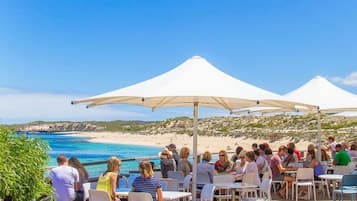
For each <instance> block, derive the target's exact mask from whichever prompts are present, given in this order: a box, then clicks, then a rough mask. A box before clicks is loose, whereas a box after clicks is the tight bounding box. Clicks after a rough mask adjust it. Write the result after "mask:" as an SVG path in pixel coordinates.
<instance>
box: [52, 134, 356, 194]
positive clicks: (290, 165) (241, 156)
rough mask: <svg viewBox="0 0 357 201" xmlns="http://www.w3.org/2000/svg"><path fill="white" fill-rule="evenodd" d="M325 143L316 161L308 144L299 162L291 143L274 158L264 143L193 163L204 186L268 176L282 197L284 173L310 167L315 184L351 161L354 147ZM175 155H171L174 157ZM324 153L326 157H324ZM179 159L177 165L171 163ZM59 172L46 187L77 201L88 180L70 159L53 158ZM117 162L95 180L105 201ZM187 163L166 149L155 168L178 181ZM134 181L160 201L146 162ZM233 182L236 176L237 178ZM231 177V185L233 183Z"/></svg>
mask: <svg viewBox="0 0 357 201" xmlns="http://www.w3.org/2000/svg"><path fill="white" fill-rule="evenodd" d="M328 141H329V142H328V144H327V145H326V146H325V147H321V160H318V159H317V150H316V148H317V147H316V146H315V145H314V144H310V145H309V146H308V147H307V152H306V154H304V155H305V157H303V156H304V155H303V154H302V153H301V152H300V151H299V150H298V149H297V147H296V146H295V144H294V143H293V142H290V143H288V144H287V145H286V146H285V145H281V146H280V147H279V148H278V150H277V152H276V154H273V151H272V149H271V148H270V146H269V144H268V143H261V144H257V143H254V144H252V146H251V150H244V148H243V147H242V146H237V148H236V150H235V153H234V154H233V155H232V157H231V158H230V160H229V157H228V153H227V151H225V150H220V151H219V152H218V159H217V160H216V161H212V154H211V153H210V152H209V151H205V152H204V153H203V155H202V160H201V161H200V162H199V163H198V164H197V173H207V174H208V175H209V178H210V181H211V182H213V177H214V176H215V175H220V174H230V175H232V176H233V177H235V176H236V175H244V174H253V175H256V178H255V180H256V181H255V183H256V184H259V183H260V182H261V179H262V177H263V175H264V173H266V172H271V178H272V179H273V180H278V181H285V182H284V183H283V185H282V186H281V187H280V189H279V191H278V193H279V195H280V196H281V197H282V198H285V195H286V193H285V192H286V190H287V188H288V187H289V186H291V183H292V182H293V181H295V178H294V175H289V174H285V172H287V171H294V170H297V169H298V168H301V167H306V168H312V169H313V174H314V179H315V180H319V179H320V178H319V175H321V174H325V167H326V166H327V164H328V165H331V164H332V165H339V166H345V165H348V164H349V163H350V162H351V161H352V160H353V158H354V157H357V150H356V148H357V144H356V143H351V144H350V145H349V146H348V144H347V143H337V142H336V141H335V138H334V137H333V136H329V137H328ZM174 151H175V153H174ZM328 151H330V153H328ZM177 158H179V159H178V160H176V159H177ZM57 161H58V165H59V167H56V168H53V169H52V171H51V174H50V175H51V178H52V184H53V186H54V189H55V191H56V192H57V193H56V196H57V198H56V200H60V201H62V200H63V201H76V200H82V199H83V195H81V194H83V189H82V184H83V183H85V182H87V181H88V173H87V171H86V169H85V168H84V167H83V166H82V165H81V163H80V162H79V161H78V159H76V158H74V157H72V158H71V159H70V160H69V161H67V159H66V157H65V156H64V155H60V156H59V157H58V158H57ZM120 166H121V161H120V159H118V158H116V157H111V158H110V159H109V160H108V164H107V170H106V171H105V172H104V173H103V174H102V175H101V176H100V177H99V180H98V183H97V189H98V190H103V191H106V192H107V193H108V195H109V196H110V199H111V201H116V200H118V198H117V197H116V195H115V191H116V189H117V187H118V186H117V179H118V174H119V171H120ZM192 168H193V165H192V160H191V159H190V149H189V148H188V147H182V148H181V149H180V154H179V155H178V153H177V151H176V146H175V145H174V144H170V145H169V146H167V147H165V148H163V149H162V150H161V152H160V169H161V173H162V177H163V178H167V177H168V174H167V172H168V171H180V172H182V174H183V176H186V175H188V174H191V173H192ZM139 170H140V176H138V177H137V178H135V180H134V182H133V184H132V191H135V192H148V193H150V194H151V195H152V198H153V200H158V201H161V200H162V199H163V197H162V188H161V184H160V180H159V178H156V177H155V176H154V173H153V166H152V164H151V163H150V162H149V161H142V162H140V164H139ZM237 178H238V177H237ZM237 178H235V179H236V180H238V179H237Z"/></svg>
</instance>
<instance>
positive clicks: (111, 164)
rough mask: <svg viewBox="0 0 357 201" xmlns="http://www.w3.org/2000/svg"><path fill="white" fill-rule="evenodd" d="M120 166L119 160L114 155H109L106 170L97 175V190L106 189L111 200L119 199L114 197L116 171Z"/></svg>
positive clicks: (116, 178)
mask: <svg viewBox="0 0 357 201" xmlns="http://www.w3.org/2000/svg"><path fill="white" fill-rule="evenodd" d="M120 166H121V160H120V159H119V158H117V157H115V156H113V157H110V159H109V160H108V164H107V170H106V171H105V172H104V173H103V174H102V175H101V176H100V177H99V179H98V183H97V190H103V191H106V192H107V193H108V194H109V196H110V200H111V201H115V200H119V199H117V198H116V197H115V192H116V189H117V181H118V173H119V170H120Z"/></svg>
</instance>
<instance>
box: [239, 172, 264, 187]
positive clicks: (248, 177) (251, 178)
mask: <svg viewBox="0 0 357 201" xmlns="http://www.w3.org/2000/svg"><path fill="white" fill-rule="evenodd" d="M242 182H243V183H246V184H253V185H257V186H259V185H260V183H257V175H256V174H254V173H246V174H244V175H243V178H242Z"/></svg>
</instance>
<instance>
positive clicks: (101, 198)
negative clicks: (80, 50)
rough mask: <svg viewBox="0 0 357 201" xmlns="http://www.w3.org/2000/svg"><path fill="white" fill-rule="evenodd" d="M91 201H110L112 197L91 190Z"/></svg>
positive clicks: (103, 192) (105, 193)
mask: <svg viewBox="0 0 357 201" xmlns="http://www.w3.org/2000/svg"><path fill="white" fill-rule="evenodd" d="M89 201H110V196H109V194H108V193H107V192H105V191H100V190H93V189H89Z"/></svg>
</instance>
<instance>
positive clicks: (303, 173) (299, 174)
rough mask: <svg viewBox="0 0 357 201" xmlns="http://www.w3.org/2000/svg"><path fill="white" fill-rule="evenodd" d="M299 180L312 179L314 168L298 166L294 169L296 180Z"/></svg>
mask: <svg viewBox="0 0 357 201" xmlns="http://www.w3.org/2000/svg"><path fill="white" fill-rule="evenodd" d="M299 180H309V181H313V180H314V169H312V168H299V169H297V171H296V181H299Z"/></svg>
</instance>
